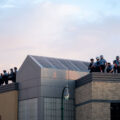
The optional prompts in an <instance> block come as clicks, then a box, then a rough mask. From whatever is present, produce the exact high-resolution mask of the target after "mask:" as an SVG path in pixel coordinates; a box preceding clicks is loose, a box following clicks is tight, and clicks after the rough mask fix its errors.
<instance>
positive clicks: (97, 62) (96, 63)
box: [95, 57, 101, 72]
mask: <svg viewBox="0 0 120 120" xmlns="http://www.w3.org/2000/svg"><path fill="white" fill-rule="evenodd" d="M95 72H101V68H100V59H99V57H96V62H95Z"/></svg>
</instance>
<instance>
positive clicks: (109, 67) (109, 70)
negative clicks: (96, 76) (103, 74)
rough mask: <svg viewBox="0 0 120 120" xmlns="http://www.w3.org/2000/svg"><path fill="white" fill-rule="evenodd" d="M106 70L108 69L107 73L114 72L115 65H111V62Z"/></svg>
mask: <svg viewBox="0 0 120 120" xmlns="http://www.w3.org/2000/svg"><path fill="white" fill-rule="evenodd" d="M106 71H107V73H112V72H113V66H112V65H111V63H108V64H107V68H106Z"/></svg>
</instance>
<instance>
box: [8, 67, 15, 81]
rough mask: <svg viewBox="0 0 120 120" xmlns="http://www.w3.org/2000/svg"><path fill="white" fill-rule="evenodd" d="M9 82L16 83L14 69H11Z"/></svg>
mask: <svg viewBox="0 0 120 120" xmlns="http://www.w3.org/2000/svg"><path fill="white" fill-rule="evenodd" d="M9 80H11V81H12V82H14V72H13V69H12V68H11V69H10V74H9Z"/></svg>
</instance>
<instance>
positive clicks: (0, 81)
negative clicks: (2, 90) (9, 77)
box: [0, 75, 2, 86]
mask: <svg viewBox="0 0 120 120" xmlns="http://www.w3.org/2000/svg"><path fill="white" fill-rule="evenodd" d="M1 85H2V76H1V75H0V86H1Z"/></svg>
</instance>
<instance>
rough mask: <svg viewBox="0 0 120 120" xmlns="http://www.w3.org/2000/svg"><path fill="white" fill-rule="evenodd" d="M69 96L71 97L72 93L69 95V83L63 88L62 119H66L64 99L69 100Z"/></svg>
mask: <svg viewBox="0 0 120 120" xmlns="http://www.w3.org/2000/svg"><path fill="white" fill-rule="evenodd" d="M69 97H70V95H69V87H68V85H67V86H66V87H64V88H63V90H62V97H61V120H64V99H65V100H68V99H69Z"/></svg>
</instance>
